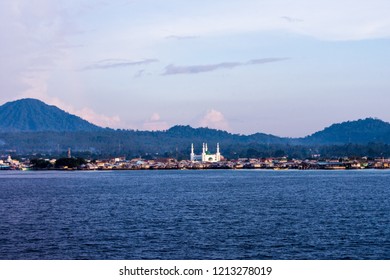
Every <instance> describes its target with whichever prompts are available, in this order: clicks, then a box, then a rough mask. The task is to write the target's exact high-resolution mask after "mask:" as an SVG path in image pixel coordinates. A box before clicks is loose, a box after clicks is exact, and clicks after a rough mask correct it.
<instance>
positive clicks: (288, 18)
mask: <svg viewBox="0 0 390 280" xmlns="http://www.w3.org/2000/svg"><path fill="white" fill-rule="evenodd" d="M388 11H390V1H388V0H370V1H367V0H326V1H325V0H316V1H312V0H240V1H237V0H213V1H206V0H111V1H104V0H94V1H92V0H66V1H65V0H34V1H30V0H2V1H1V2H0V42H1V44H0V59H1V60H0V61H1V63H0V90H1V91H0V92H1V93H0V104H3V103H6V102H9V101H13V100H17V99H21V98H37V99H40V100H42V101H44V102H46V103H48V104H51V105H56V106H58V107H60V108H61V109H63V110H65V111H67V112H69V113H72V114H76V115H78V116H80V117H82V118H84V119H86V120H88V121H90V122H92V123H94V124H97V125H100V126H103V127H111V128H122V129H138V130H165V129H169V128H170V127H172V126H174V125H191V126H192V127H209V128H215V129H222V130H226V131H229V132H231V133H239V134H246V135H248V134H253V133H256V132H262V133H269V134H274V135H277V136H285V137H303V136H306V135H309V134H312V133H314V132H316V131H318V130H321V129H323V128H325V127H327V126H329V125H331V124H332V123H339V122H343V121H347V120H357V119H362V118H366V117H376V118H379V119H382V120H384V121H390V110H389V109H388V107H389V104H390V78H389V74H390V51H389V50H390V17H389V16H388Z"/></svg>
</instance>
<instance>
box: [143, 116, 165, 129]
mask: <svg viewBox="0 0 390 280" xmlns="http://www.w3.org/2000/svg"><path fill="white" fill-rule="evenodd" d="M168 128H169V125H168V123H167V122H166V121H163V120H161V117H160V114H159V113H156V112H155V113H153V114H152V115H151V116H150V118H149V119H148V120H147V121H145V122H144V123H143V129H145V130H166V129H168Z"/></svg>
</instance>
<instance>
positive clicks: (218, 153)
mask: <svg viewBox="0 0 390 280" xmlns="http://www.w3.org/2000/svg"><path fill="white" fill-rule="evenodd" d="M215 155H216V160H217V161H221V153H220V152H219V143H217V153H216V154H215Z"/></svg>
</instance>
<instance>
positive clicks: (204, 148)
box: [202, 143, 207, 161]
mask: <svg viewBox="0 0 390 280" xmlns="http://www.w3.org/2000/svg"><path fill="white" fill-rule="evenodd" d="M206 151H207V144H205V143H203V147H202V161H206Z"/></svg>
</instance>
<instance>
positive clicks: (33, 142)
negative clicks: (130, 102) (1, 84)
mask: <svg viewBox="0 0 390 280" xmlns="http://www.w3.org/2000/svg"><path fill="white" fill-rule="evenodd" d="M0 120H1V121H0V151H1V150H3V151H6V150H16V151H20V152H23V153H29V152H49V153H60V152H62V151H64V150H66V149H67V148H68V147H72V149H74V150H77V151H89V152H90V153H98V154H99V153H100V154H107V155H110V154H128V155H137V154H149V153H152V154H156V155H157V154H159V155H162V154H164V155H165V156H174V155H175V154H176V155H177V154H180V153H182V154H183V155H184V154H186V153H187V151H188V149H189V145H190V144H191V143H194V144H195V146H196V147H200V146H201V143H202V142H208V143H209V147H212V146H214V145H215V144H216V143H217V142H219V143H220V144H221V147H222V149H223V148H224V149H225V151H228V152H229V153H230V154H231V156H233V155H237V156H238V154H242V153H243V152H242V151H244V153H249V152H248V151H251V152H252V153H254V154H257V155H265V154H264V153H261V151H265V150H268V151H269V152H268V154H271V155H272V153H273V152H275V153H276V152H279V154H281V153H282V151H283V152H286V151H290V153H293V152H294V153H298V154H305V153H306V152H307V151H308V150H309V148H304V147H305V146H306V147H310V150H312V149H314V148H315V147H319V146H329V145H348V144H355V145H367V144H368V143H381V144H383V145H386V144H390V124H389V123H387V122H384V121H382V120H379V119H374V118H367V119H361V120H356V121H347V122H343V123H339V124H333V125H331V126H329V127H327V128H325V129H324V130H322V131H319V132H316V133H314V134H312V135H309V136H306V137H302V138H283V137H277V136H274V135H269V134H264V133H255V134H252V135H239V134H232V133H229V132H226V131H222V130H216V129H209V128H192V127H190V126H182V125H177V126H174V127H172V128H170V129H168V130H166V131H153V132H152V131H134V130H119V129H118V130H114V129H108V128H102V127H99V126H96V125H94V124H91V123H89V122H87V121H85V120H83V119H81V118H80V117H77V116H75V115H71V114H69V113H67V112H65V111H63V110H61V109H59V108H57V107H55V106H50V105H47V104H45V103H43V102H42V101H40V100H37V99H30V98H28V99H21V100H17V101H13V102H8V103H6V104H4V105H2V106H0ZM294 147H302V148H299V149H298V148H294ZM272 151H273V152H272ZM378 151H379V150H378ZM341 152H342V151H340V153H341ZM364 152H368V151H367V150H364Z"/></svg>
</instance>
